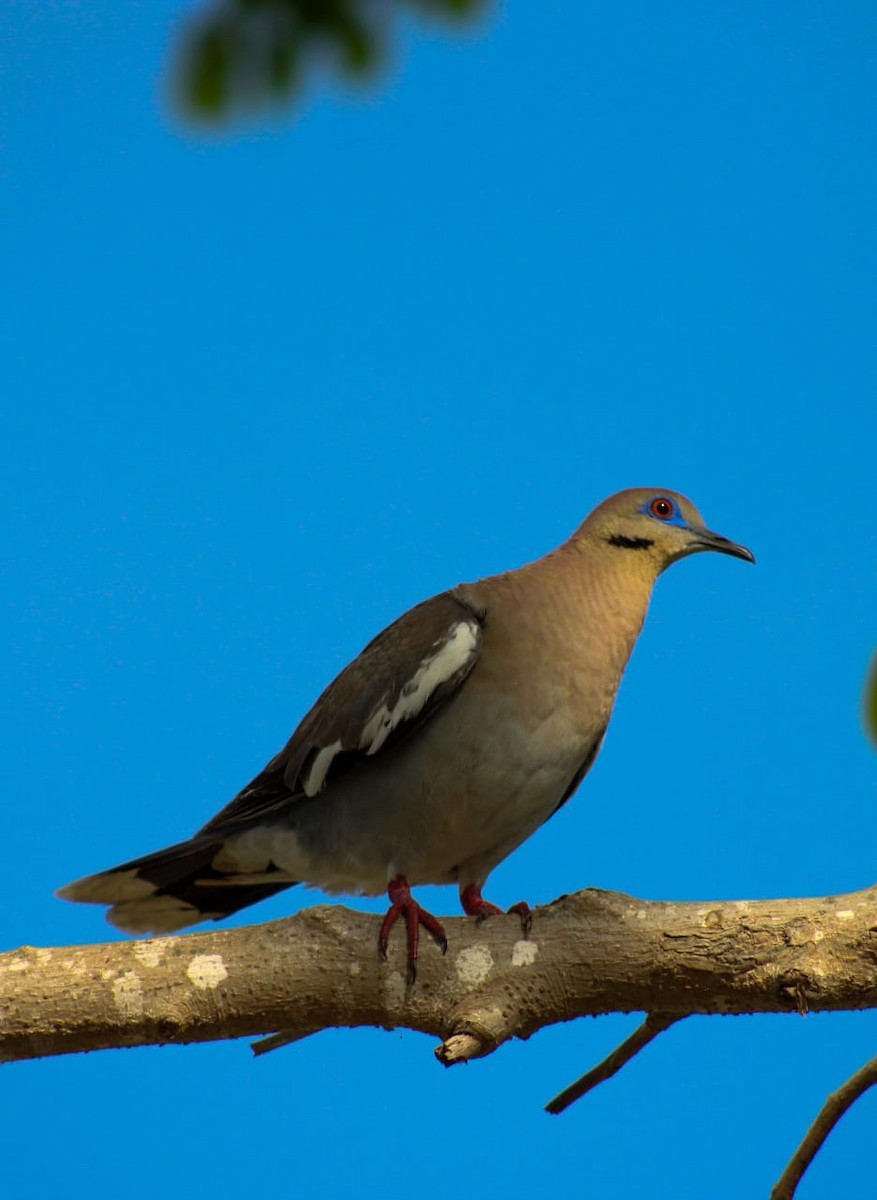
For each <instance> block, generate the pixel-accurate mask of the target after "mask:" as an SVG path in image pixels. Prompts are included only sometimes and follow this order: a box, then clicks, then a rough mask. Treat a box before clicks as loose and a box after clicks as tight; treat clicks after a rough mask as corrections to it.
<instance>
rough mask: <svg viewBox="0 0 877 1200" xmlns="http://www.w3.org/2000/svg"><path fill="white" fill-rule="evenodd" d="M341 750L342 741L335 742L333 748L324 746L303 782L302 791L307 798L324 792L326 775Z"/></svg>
mask: <svg viewBox="0 0 877 1200" xmlns="http://www.w3.org/2000/svg"><path fill="white" fill-rule="evenodd" d="M340 749H341V739H340V738H339V739H338V741H337V742H333V743H332V745H331V746H324V747H323V749H322V750H321V751H320V752H319V754H318V755H317V757H316V758H315V759H314V761H313V765H312V766H311V769H310V770H309V771H308V774H307V779H304V780H302V791H303V792H304V794H305V795H306V796H316V794H317V792H319V791H321V790H322V787H323V784H324V783H325V782H326V775H327V774H328V772H329V768H330V767H331V765H332V759H333V758H334V757H335V755H336V754H337V753H338V751H339V750H340Z"/></svg>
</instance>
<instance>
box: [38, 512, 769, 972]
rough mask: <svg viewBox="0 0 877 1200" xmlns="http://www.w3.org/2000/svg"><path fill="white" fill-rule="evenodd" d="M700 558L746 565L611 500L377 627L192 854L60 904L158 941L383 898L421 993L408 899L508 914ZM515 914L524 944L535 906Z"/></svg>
mask: <svg viewBox="0 0 877 1200" xmlns="http://www.w3.org/2000/svg"><path fill="white" fill-rule="evenodd" d="M702 550H717V551H720V552H721V553H723V554H730V555H733V556H734V557H736V558H742V559H746V560H747V561H749V562H754V561H755V559H754V557H753V555H752V553H751V552H750V551H749V550H747V549H746V548H745V547H744V546H739V545H737V544H735V543H734V542H730V541H728V539H727V538H724V537H721V536H720V535H718V534H716V533H711V532H710V531H709V530H708V529H706V528H705V527H704V523H703V520H702V518H701V516H700V514H699V512H698V511H697V509H696V508H695V507H694V505H693V504H691V503H690V501H688V500H686V499H685V498H684V497H683V496H680V495H679V494H678V493H676V492H669V491H656V490H652V489H647V488H632V489H630V490H628V491H624V492H619V493H618V494H617V495H615V496H611V497H610V498H609V499H608V500H605V501H604V502H603V503H602V504H601V505H600V506H599V507H598V508H596V509H595V510H594V511H593V512H592V513H591V515H590V516H589V517H588V518H587V520H586V521H585V522H584V523H583V524H582V525H581V526H580V527H579V528H578V529H577V530H576V532H575V533H574V534H573V535H572V537H571V538H570V539H569V540H568V541H567V542H564V544H563V545H562V546H560V547H559V548H558V549H557V550H554V551H552V552H551V553H550V554H548V555H546V556H545V557H544V558H541V559H539V560H538V561H537V562H533V563H529V564H528V565H526V566H524V567H521V568H520V569H519V570H516V571H508V572H506V573H504V574H502V575H494V576H491V577H490V578H487V579H482V580H480V581H479V582H478V583H464V584H460V585H459V586H458V587H455V588H452V589H451V590H450V591H447V592H442V593H441V594H440V595H438V596H434V597H433V598H432V599H431V600H426V601H424V602H423V603H422V604H418V605H417V606H416V607H415V608H412V609H411V610H410V612H407V613H406V614H405V615H404V616H402V617H400V618H399V619H398V620H397V621H395V622H394V623H393V624H392V625H390V626H389V628H387V629H385V630H384V632H383V633H381V634H379V635H378V636H377V637H376V638H375V639H374V640H373V641H372V642H370V643H369V644H368V645H367V646H366V648H365V649H364V650H363V652H362V653H361V654H360V655H359V657H358V658H357V659H355V660H354V661H353V662H352V663H351V664H350V666H348V667H347V668H346V669H345V670H344V671H342V672H341V674H340V675H339V676H338V678H337V679H336V680H335V681H334V682H333V683H331V684H330V685H329V687H328V688H326V690H325V691H324V692H323V694H322V696H320V698H319V700H318V701H317V702H316V704H315V705H314V707H313V708H312V709H311V711H310V712H309V713H308V714H307V716H306V717H305V718H304V720H303V721H302V722H301V724H300V725H299V727H298V728H297V729H296V731H295V733H294V734H293V735H292V737H291V739H290V740H289V742H288V743H287V744H286V746H285V747H284V748H283V750H281V751H280V753H279V754H278V755H277V756H276V757H275V758H273V759H272V760H271V762H269V763H268V765H267V766H266V767H265V769H264V771H262V772H261V774H259V775H257V776H256V778H255V779H254V780H253V781H252V783H250V784H248V785H247V787H245V788H244V789H243V791H241V792H240V793H239V794H238V795H237V796H236V797H235V798H234V799H233V800H232V801H231V803H230V804H228V805H227V806H226V807H225V808H224V809H222V811H221V812H220V813H218V814H217V816H215V817H214V818H213V819H212V820H211V821H209V822H208V823H207V824H206V825H205V826H204V828H203V829H201V830H199V831H198V833H196V834H195V835H194V837H192V838H190V839H189V840H188V841H185V842H180V843H178V844H177V845H175V846H170V847H168V848H167V849H165V850H159V851H157V852H156V853H155V854H149V855H147V856H145V857H144V858H138V859H134V860H133V861H131V862H126V863H123V864H122V865H121V866H118V867H114V868H112V869H111V870H109V871H104V872H102V873H100V874H98V875H90V876H88V877H87V878H85V879H80V880H78V881H77V882H76V883H71V884H69V885H68V886H67V887H65V888H62V889H61V891H60V892H59V893H58V895H59V896H62V897H64V898H65V899H67V900H82V901H87V902H90V903H95V904H109V905H111V906H112V907H111V908H110V911H109V913H108V914H107V915H108V919H109V920H110V921H111V922H112V923H113V924H114V925H116V926H117V927H118V928H119V929H123V930H125V931H127V932H129V933H148V932H152V933H162V934H163V933H169V932H172V931H173V930H177V929H182V928H184V927H185V926H187V925H194V924H196V923H197V922H199V921H203V920H206V919H208V918H210V919H213V920H219V919H220V918H222V917H225V916H228V915H229V914H230V913H233V912H236V911H237V910H238V909H241V908H244V907H246V906H247V905H249V904H255V903H256V902H257V901H258V900H262V899H264V898H265V897H267V896H270V895H273V894H274V893H275V892H279V891H281V890H282V889H283V888H287V887H291V886H292V885H293V884H294V883H299V882H304V883H307V884H310V885H315V886H317V887H319V888H322V889H323V890H324V891H326V892H332V893H358V894H364V895H370V896H371V895H378V894H380V893H381V892H383V891H385V890H386V891H387V893H388V895H389V899H390V909H389V911H388V912H387V915H386V917H385V918H384V922H383V925H382V927H381V932H380V941H379V944H380V948H381V950H382V952H386V947H387V939H388V936H389V933H390V929H391V928H392V926H393V924H394V923H395V922H396V920H397V919H398V918H399V917H400V916H401V917H404V918H405V924H406V927H407V934H408V964H409V975H410V977H411V978H412V979H413V977H414V972H415V969H416V960H417V949H418V935H419V929H420V926H423V927H424V928H425V929H426V930H427V931H428V932H429V933H430V934H431V935H432V937H433V938H434V939H435V941H436V942H437V943H438V944H439V945H440V946H441V948H442V949H443V950H444V949H445V948H446V946H447V940H446V938H445V935H444V931H443V929H442V927H441V925H440V924H439V922H438V921H437V920H436V919H435V917H433V916H431V915H430V914H429V913H427V912H426V911H425V910H424V909H423V908H421V906H420V905H419V904H418V903H417V901H416V900H415V899H414V897H413V896H412V895H411V892H410V887H411V886H413V885H417V884H426V883H435V884H444V883H455V884H457V885H458V887H459V889H460V898H461V901H462V905H463V909H464V911H465V912H466V913H468V914H469V915H471V916H474V917H476V918H478V919H483V918H484V917H486V916H488V915H490V914H492V913H498V912H499V911H500V910H499V909H498V908H497V907H496V906H495V905H493V904H490V903H489V902H488V901H487V900H484V899H483V898H482V895H481V889H482V888H483V886H484V883H485V881H486V880H487V877H488V875H489V874H490V872H491V871H492V870H493V868H494V867H495V866H496V865H497V864H498V863H500V862H502V860H503V859H504V858H506V857H507V855H509V854H511V852H512V851H513V850H514V849H516V848H517V847H518V846H519V845H520V844H521V843H522V842H523V841H524V840H525V839H526V838H528V837H529V836H530V834H532V833H533V832H534V831H535V830H536V829H538V828H539V826H540V825H541V824H542V823H543V822H544V821H547V820H548V818H549V817H550V816H552V814H553V813H555V812H557V810H558V809H559V808H560V807H561V805H563V804H564V803H565V802H566V801H567V800H568V799H569V798H570V796H571V795H572V794H573V792H574V791H575V790H576V789H577V788H578V786H579V784H580V783H581V782H582V779H583V778H584V776H585V775H586V773H587V771H588V770H589V768H590V767H591V765H592V763H593V762H594V759H595V758H596V756H597V752H598V751H599V749H600V745H601V743H602V740H603V735H604V734H605V732H606V726H607V724H608V722H609V717H610V715H611V713H612V706H613V704H614V701H615V694H616V692H617V690H618V685H619V683H620V681H621V676H622V673H623V672H624V668H625V667H626V665H627V661H628V658H629V657H630V653H631V651H632V650H633V646H634V643H635V642H636V639H637V636H638V635H639V632H640V630H641V628H642V625H643V621H644V620H645V616H646V610H647V608H648V604H649V599H650V597H651V593H652V587H653V586H654V583H655V581H656V579H657V577H658V575H660V573H661V572H662V571H663V570H664V569H665V567H668V566H669V565H670V564H671V563H673V562H676V560H677V559H680V558H685V557H686V556H687V555H689V554H695V553H697V552H699V551H702ZM514 911H516V912H517V913H518V914H519V916H520V917H521V920H522V922H523V923H524V927H525V929H526V928H527V927H528V924H529V919H530V913H529V908H528V907H527V905H525V904H521V905H516V906H515V909H514Z"/></svg>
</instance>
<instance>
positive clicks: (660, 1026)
mask: <svg viewBox="0 0 877 1200" xmlns="http://www.w3.org/2000/svg"><path fill="white" fill-rule="evenodd" d="M688 1015H689V1014H687V1013H649V1014H648V1015H647V1016H646V1019H645V1020H644V1021H643V1023H642V1025H640V1027H639V1029H637V1030H636V1031H635V1032H634V1033H632V1034H631V1035H630V1037H629V1038H628V1039H627V1041H626V1042H622V1043H621V1045H620V1046H617V1047H616V1048H615V1049H614V1050H613V1051H612V1053H611V1054H609V1055H607V1057H606V1058H604V1059H603V1061H602V1062H601V1063H598V1064H597V1065H596V1067H592V1068H591V1070H590V1071H587V1072H586V1073H585V1074H584V1075H583V1076H582V1077H581V1079H577V1080H576V1081H575V1083H571V1084H570V1085H569V1087H568V1088H565V1089H564V1090H563V1091H562V1092H561V1093H560V1095H559V1096H555V1097H554V1099H553V1100H552V1101H551V1102H550V1103H549V1104H546V1105H545V1111H546V1112H550V1113H554V1114H555V1115H556V1114H557V1113H562V1112H563V1110H564V1109H565V1108H569V1106H570V1105H571V1104H575V1102H576V1100H580V1099H581V1098H582V1096H584V1095H586V1093H588V1092H590V1091H592V1090H593V1089H594V1088H595V1087H597V1085H598V1084H600V1083H603V1082H605V1080H607V1079H611V1078H612V1076H613V1075H617V1073H618V1072H619V1071H620V1070H621V1068H622V1067H623V1066H624V1065H625V1063H628V1062H630V1060H631V1059H632V1058H633V1056H634V1055H635V1054H638V1053H639V1052H640V1050H642V1049H643V1047H644V1046H647V1045H648V1044H649V1042H651V1041H653V1040H654V1039H655V1038H656V1037H657V1036H658V1034H659V1033H663V1032H664V1030H665V1029H669V1028H670V1026H671V1025H675V1024H676V1022H677V1021H682V1020H684V1019H685V1017H686V1016H688Z"/></svg>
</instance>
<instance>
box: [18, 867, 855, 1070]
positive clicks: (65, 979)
mask: <svg viewBox="0 0 877 1200" xmlns="http://www.w3.org/2000/svg"><path fill="white" fill-rule="evenodd" d="M378 925H379V921H378V918H376V917H374V916H371V915H366V914H363V913H356V912H353V911H351V910H350V909H347V908H344V907H342V906H340V905H333V906H321V907H318V908H312V909H308V910H306V911H304V912H301V913H299V914H297V915H296V916H294V917H290V918H288V919H286V920H281V921H274V922H271V923H270V924H265V925H256V926H249V927H246V928H240V929H225V930H221V931H216V932H210V933H200V934H186V935H183V936H179V937H170V938H156V939H151V940H148V941H139V942H121V943H120V942H116V943H108V944H104V945H94V946H74V947H60V948H55V949H35V948H30V947H24V948H22V949H20V950H17V951H11V952H9V953H7V954H3V955H0V1061H6V1062H9V1061H14V1060H21V1059H30V1058H40V1057H44V1056H48V1055H56V1054H71V1053H74V1052H78V1051H83V1050H101V1049H108V1048H111V1047H117V1046H143V1045H154V1044H159V1043H170V1042H173V1043H184V1042H203V1041H213V1040H217V1039H223V1038H234V1037H242V1036H253V1035H259V1034H263V1035H264V1034H271V1033H275V1032H276V1031H282V1033H283V1039H282V1040H294V1039H295V1038H296V1037H301V1036H306V1035H308V1034H311V1033H315V1032H318V1031H319V1030H322V1029H328V1028H332V1027H337V1026H360V1025H374V1026H380V1027H383V1028H386V1029H396V1028H401V1027H404V1028H408V1029H414V1030H419V1031H421V1032H423V1033H428V1034H432V1035H434V1036H435V1037H437V1038H439V1039H440V1045H439V1046H438V1048H437V1050H436V1054H437V1057H438V1058H439V1060H440V1061H441V1062H443V1063H445V1064H446V1065H448V1066H450V1065H453V1064H454V1063H458V1062H464V1061H466V1060H468V1059H472V1058H477V1057H480V1056H481V1055H484V1054H489V1053H491V1052H492V1051H493V1050H495V1049H496V1048H497V1047H498V1046H500V1045H502V1043H503V1042H505V1041H507V1040H508V1039H509V1038H512V1037H518V1038H528V1037H530V1035H531V1034H533V1033H535V1032H536V1031H537V1030H538V1029H541V1028H543V1027H544V1026H546V1025H550V1024H554V1023H556V1022H558V1021H568V1020H572V1019H573V1018H574V1017H580V1016H585V1015H598V1014H600V1013H608V1012H634V1011H645V1012H662V1013H673V1014H675V1015H676V1016H683V1015H686V1014H690V1013H757V1012H795V1011H799V1012H805V1011H807V1010H808V1009H813V1010H818V1011H832V1010H840V1009H864V1008H873V1007H877V972H875V970H874V964H875V961H877V889H875V888H869V889H866V890H864V891H861V892H855V893H851V894H849V895H845V896H839V897H831V896H829V897H823V898H819V899H807V900H759V901H721V902H716V903H705V904H704V903H681V904H673V903H663V902H646V901H641V900H636V899H634V898H633V897H631V896H625V895H622V894H620V893H616V892H601V891H595V890H587V891H584V892H579V893H577V894H576V895H572V896H564V897H561V899H560V900H557V901H555V902H554V903H553V904H550V905H548V906H546V907H544V908H541V909H538V910H537V911H536V913H535V915H534V922H533V929H532V933H531V935H530V937H529V939H528V940H526V941H525V940H522V938H521V933H520V922H519V920H518V918H517V917H509V918H507V919H506V918H503V917H491V918H490V920H489V921H487V922H486V923H484V924H483V925H480V926H479V925H477V924H476V923H475V922H473V921H469V920H466V919H462V918H461V919H456V920H448V921H447V922H446V923H445V927H446V929H447V932H448V937H449V940H450V946H451V948H450V950H449V951H448V955H447V958H445V959H443V958H441V956H440V955H439V953H438V951H437V950H434V948H433V947H431V946H427V947H425V948H424V949H425V953H424V955H423V956H422V958H421V961H420V969H419V973H418V978H417V982H416V984H415V985H414V987H411V988H409V987H407V986H406V982H405V961H404V946H403V945H402V942H403V941H404V939H398V940H396V939H394V940H393V942H392V943H391V946H390V957H389V961H388V962H386V963H383V962H381V961H380V960H379V959H378V955H377V951H376V941H377V930H378Z"/></svg>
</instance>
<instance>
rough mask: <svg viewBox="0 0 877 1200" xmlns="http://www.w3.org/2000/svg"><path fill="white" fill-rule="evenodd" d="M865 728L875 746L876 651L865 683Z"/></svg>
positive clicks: (876, 717)
mask: <svg viewBox="0 0 877 1200" xmlns="http://www.w3.org/2000/svg"><path fill="white" fill-rule="evenodd" d="M863 714H864V718H865V729H866V730H867V731H868V735H869V736H870V738H871V741H872V742H873V743H874V745H875V746H877V652H875V654H874V657H873V658H872V660H871V670H870V671H869V672H868V681H867V683H866V684H865V703H864V708H863Z"/></svg>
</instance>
